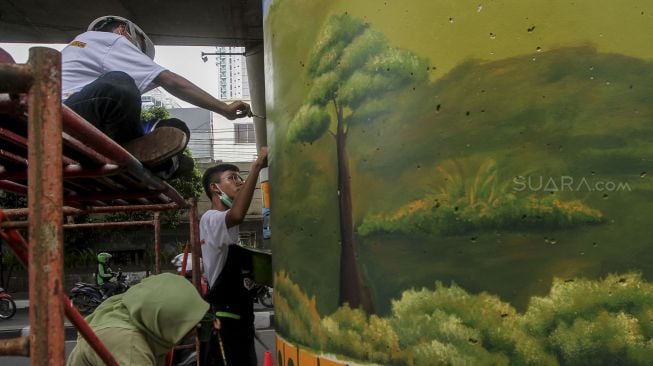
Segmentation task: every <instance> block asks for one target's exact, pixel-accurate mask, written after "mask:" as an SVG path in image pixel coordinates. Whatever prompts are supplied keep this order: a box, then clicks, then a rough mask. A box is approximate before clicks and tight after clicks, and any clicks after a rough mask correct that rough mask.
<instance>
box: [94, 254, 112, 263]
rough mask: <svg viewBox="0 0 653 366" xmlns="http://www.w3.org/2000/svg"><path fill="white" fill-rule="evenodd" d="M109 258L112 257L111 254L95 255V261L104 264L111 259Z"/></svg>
mask: <svg viewBox="0 0 653 366" xmlns="http://www.w3.org/2000/svg"><path fill="white" fill-rule="evenodd" d="M111 257H112V256H111V254H109V253H106V252H102V253H100V254H98V255H97V261H98V262H100V263H105V264H106V263H107V262H108V261H109V259H111Z"/></svg>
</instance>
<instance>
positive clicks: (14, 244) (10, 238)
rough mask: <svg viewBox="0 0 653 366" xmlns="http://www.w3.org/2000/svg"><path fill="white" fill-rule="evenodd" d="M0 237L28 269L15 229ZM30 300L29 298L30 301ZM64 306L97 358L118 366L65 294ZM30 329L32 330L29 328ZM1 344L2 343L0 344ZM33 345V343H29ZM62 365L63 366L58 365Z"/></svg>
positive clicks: (0, 218)
mask: <svg viewBox="0 0 653 366" xmlns="http://www.w3.org/2000/svg"><path fill="white" fill-rule="evenodd" d="M4 220H5V215H4V213H3V211H2V210H0V222H2V221H4ZM0 237H2V239H4V240H5V241H6V242H7V243H8V244H9V246H10V247H11V249H12V251H13V252H14V254H15V255H16V257H17V258H18V260H19V261H20V262H21V263H22V264H23V266H25V267H28V266H29V250H28V248H29V245H28V244H27V242H25V239H23V237H22V236H21V235H20V233H18V231H16V230H15V229H10V230H5V229H1V228H0ZM31 300H32V299H31V298H30V301H31ZM61 302H62V303H63V304H64V310H65V313H66V317H68V319H69V320H70V322H71V323H73V325H74V326H75V328H76V329H77V330H78V331H79V334H81V335H82V337H84V339H85V340H86V342H87V343H88V344H89V345H90V346H91V348H93V350H95V352H97V354H98V356H100V358H101V359H102V360H103V361H104V362H105V363H106V364H107V365H109V366H119V365H118V362H116V360H115V358H113V355H111V352H109V350H108V349H107V348H106V347H105V346H104V344H103V343H102V341H100V339H99V338H98V337H97V336H96V335H95V333H94V332H93V330H92V329H91V327H89V325H88V324H87V323H86V321H85V320H84V318H83V317H82V315H81V314H79V311H77V309H75V308H74V307H73V306H72V303H71V302H70V299H68V296H66V295H65V294H64V295H63V298H62V301H61ZM31 312H32V307H30V313H31ZM61 323H62V326H63V319H62V322H61ZM30 329H32V328H30ZM33 337H34V333H32V334H31V335H30V339H33ZM0 343H2V342H0ZM30 343H33V342H30ZM61 344H62V345H63V344H64V342H63V338H62V339H61ZM62 356H63V351H62ZM32 365H36V363H34V359H33V358H32ZM60 365H63V364H60Z"/></svg>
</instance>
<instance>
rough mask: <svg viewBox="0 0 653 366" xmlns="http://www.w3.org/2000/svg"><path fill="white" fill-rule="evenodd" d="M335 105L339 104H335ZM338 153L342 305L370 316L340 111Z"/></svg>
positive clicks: (337, 133)
mask: <svg viewBox="0 0 653 366" xmlns="http://www.w3.org/2000/svg"><path fill="white" fill-rule="evenodd" d="M334 104H336V103H335V102H334ZM336 110H337V115H338V127H337V130H336V136H335V139H336V151H337V158H338V203H339V209H340V210H339V211H340V299H339V303H340V305H344V304H345V303H348V304H349V306H351V307H352V308H358V307H362V308H363V310H365V311H366V312H367V313H368V314H373V313H374V306H373V304H372V299H371V298H370V296H369V293H368V292H367V290H366V288H365V287H364V286H363V283H362V279H361V275H360V270H359V268H358V261H357V260H356V247H355V243H354V219H353V208H352V194H351V177H350V174H349V158H348V156H347V149H346V143H347V133H346V132H345V131H344V124H343V123H342V110H341V109H338V108H337V105H336Z"/></svg>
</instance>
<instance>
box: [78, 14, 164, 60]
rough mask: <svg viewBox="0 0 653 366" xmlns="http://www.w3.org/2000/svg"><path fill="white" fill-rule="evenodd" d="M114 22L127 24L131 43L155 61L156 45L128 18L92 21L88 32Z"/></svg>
mask: <svg viewBox="0 0 653 366" xmlns="http://www.w3.org/2000/svg"><path fill="white" fill-rule="evenodd" d="M114 21H116V22H121V23H125V26H126V28H127V32H129V36H130V38H131V39H130V41H131V43H133V44H134V46H136V47H138V49H140V50H141V51H143V53H144V54H146V55H147V57H149V58H150V59H152V60H154V43H153V42H152V40H151V39H150V37H148V36H147V34H145V32H143V30H142V29H141V28H140V27H139V26H137V25H136V24H134V23H132V21H131V20H129V19H127V18H123V17H119V16H117V15H105V16H102V17H99V18H97V19H95V20H94V21H92V22H91V24H90V25H89V26H88V29H87V30H89V31H95V30H98V29H101V28H102V27H104V26H105V25H106V24H107V23H109V22H114ZM139 35H140V36H141V37H143V38H142V39H143V42H144V43H145V44H141V42H140V38H139V37H138V36H139Z"/></svg>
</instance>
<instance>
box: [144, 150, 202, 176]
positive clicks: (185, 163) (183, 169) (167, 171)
mask: <svg viewBox="0 0 653 366" xmlns="http://www.w3.org/2000/svg"><path fill="white" fill-rule="evenodd" d="M193 168H195V160H193V158H191V157H189V156H186V155H184V154H177V155H175V156H173V157H172V158H171V159H168V160H167V161H165V162H163V163H162V164H160V165H157V166H155V167H152V168H151V170H152V172H153V173H154V175H156V176H157V177H159V178H161V179H163V180H170V179H175V178H179V177H183V176H186V175H188V174H190V173H191V172H192V171H193Z"/></svg>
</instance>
